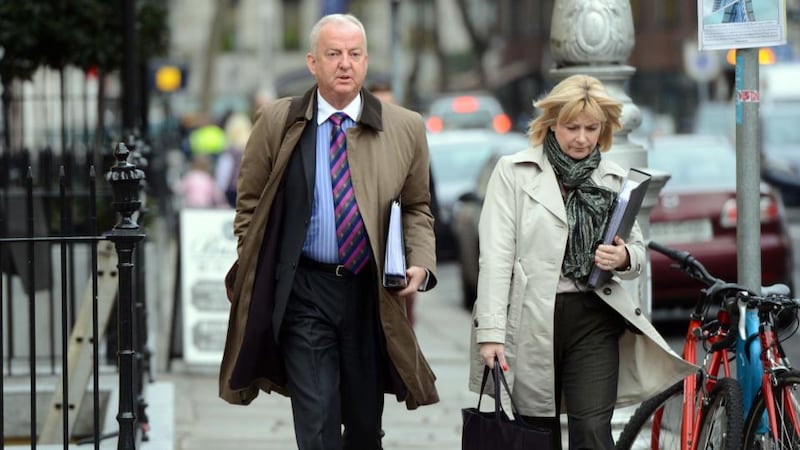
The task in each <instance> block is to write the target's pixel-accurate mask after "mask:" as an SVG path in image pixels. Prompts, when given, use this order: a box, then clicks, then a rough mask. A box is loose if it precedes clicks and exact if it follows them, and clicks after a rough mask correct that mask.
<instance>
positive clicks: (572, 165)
mask: <svg viewBox="0 0 800 450" xmlns="http://www.w3.org/2000/svg"><path fill="white" fill-rule="evenodd" d="M544 153H545V155H547V159H548V160H549V161H550V164H552V165H553V169H554V170H555V172H556V178H558V180H559V182H560V183H561V185H562V186H563V188H564V191H565V192H566V198H565V199H564V205H565V207H566V209H567V225H568V227H569V235H568V236H567V251H566V254H565V255H564V264H563V265H562V266H561V272H562V274H563V275H564V276H565V277H567V278H570V279H572V280H576V281H581V282H585V281H586V278H587V277H588V276H589V273H590V272H591V270H592V266H593V265H594V251H595V249H596V248H597V244H598V243H599V242H601V241H602V239H603V233H604V232H605V228H606V222H607V221H608V218H609V216H610V214H611V208H612V207H613V205H614V200H615V199H616V197H617V194H616V193H615V192H613V191H612V190H610V189H608V188H605V187H600V186H598V185H596V184H595V183H594V182H593V181H592V180H591V175H592V172H594V170H595V169H596V168H597V166H598V165H599V164H600V150H599V149H598V148H597V147H595V149H594V150H593V151H592V153H590V154H589V156H587V157H586V158H584V159H581V160H575V159H572V158H570V157H569V156H568V155H567V154H566V153H564V151H563V150H561V147H560V146H559V145H558V141H556V137H555V134H554V133H553V132H552V131H551V132H548V133H547V136H546V137H545V139H544Z"/></svg>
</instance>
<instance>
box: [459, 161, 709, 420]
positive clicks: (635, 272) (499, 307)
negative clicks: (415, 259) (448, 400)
mask: <svg viewBox="0 0 800 450" xmlns="http://www.w3.org/2000/svg"><path fill="white" fill-rule="evenodd" d="M625 175H626V172H625V171H624V170H623V169H622V168H621V167H619V166H618V165H617V164H615V163H613V162H610V161H608V160H607V159H603V160H602V162H601V163H600V165H599V167H598V168H597V169H596V170H595V171H594V173H593V174H592V180H593V181H594V182H595V183H597V184H598V185H602V186H607V187H609V188H611V189H613V190H615V191H618V190H619V188H620V185H621V183H622V180H623V179H624V177H625ZM479 229H480V255H481V256H480V273H479V277H478V298H477V301H476V302H475V306H474V309H473V327H472V338H471V352H470V353H471V361H470V383H469V387H470V389H471V390H473V391H475V392H478V391H479V390H480V382H481V376H482V375H483V367H484V363H483V359H482V358H481V357H480V354H479V349H480V345H479V343H480V342H500V343H504V344H505V354H506V359H507V362H508V366H509V368H508V372H506V378H507V379H508V382H509V384H510V386H511V389H512V396H513V398H514V401H515V403H516V405H517V407H518V408H519V413H521V414H523V415H529V416H550V417H551V416H554V415H555V411H556V403H555V402H556V400H557V399H555V398H554V389H555V388H554V383H553V380H554V367H553V341H552V336H553V314H554V304H555V296H556V287H557V284H558V279H559V274H560V271H561V264H562V261H563V258H564V250H565V248H566V242H567V216H566V210H565V207H564V202H563V201H562V200H561V194H560V191H559V187H558V183H557V181H556V178H555V173H554V171H553V168H552V166H551V165H550V162H549V161H548V160H547V157H546V156H545V155H544V152H543V150H542V147H541V146H538V147H535V148H529V149H527V150H524V151H522V152H520V153H517V154H515V155H510V156H506V157H503V158H502V159H501V160H500V161H499V162H498V164H497V166H496V168H495V170H494V173H493V174H492V177H491V180H490V181H489V187H488V189H487V192H486V200H485V202H484V206H483V211H482V213H481V219H480V226H479ZM626 245H627V247H628V252H629V253H630V259H631V268H630V270H627V271H617V272H615V273H614V275H615V277H612V279H611V281H609V282H608V283H606V284H605V285H604V286H599V287H598V288H597V289H596V292H597V294H598V295H599V296H600V297H601V298H602V299H603V300H604V301H605V302H606V303H608V304H609V305H611V306H612V307H613V308H614V309H615V310H616V311H617V312H619V313H620V314H621V315H622V316H623V317H624V318H625V319H626V320H627V321H628V322H630V323H631V324H632V325H633V326H635V327H636V328H637V329H639V330H641V331H642V334H637V333H633V332H631V331H626V332H625V333H624V335H623V336H622V337H621V338H620V372H619V374H620V377H619V389H618V396H617V405H618V406H624V405H629V404H633V403H636V402H639V401H642V400H644V399H646V398H648V397H650V396H652V395H653V394H656V393H658V392H660V391H662V390H663V389H666V388H667V387H669V386H670V385H672V384H674V383H675V382H677V381H678V380H680V379H681V378H682V377H684V376H686V375H689V374H691V373H694V372H695V371H696V367H695V366H693V365H691V364H688V363H686V362H685V361H683V360H682V359H681V358H680V357H679V356H678V355H676V354H675V353H674V352H673V351H672V350H671V349H670V347H669V345H668V344H667V343H666V341H664V339H663V338H662V337H661V336H660V335H659V333H658V332H657V331H656V329H655V328H654V327H653V326H652V324H651V323H650V322H649V321H648V320H647V318H646V317H645V316H644V315H643V314H642V311H641V309H640V308H639V307H638V306H637V305H636V304H634V302H633V301H632V299H631V298H630V297H629V296H628V294H627V293H626V292H625V290H624V289H623V288H622V286H621V285H620V283H619V282H618V278H619V279H633V278H635V277H637V276H639V274H640V273H641V271H642V269H643V268H644V265H645V252H644V245H643V242H642V234H641V231H640V229H639V227H638V224H636V225H635V226H634V229H633V230H632V232H631V235H630V237H629V239H628V240H627V241H626ZM561 411H562V412H565V409H564V408H561Z"/></svg>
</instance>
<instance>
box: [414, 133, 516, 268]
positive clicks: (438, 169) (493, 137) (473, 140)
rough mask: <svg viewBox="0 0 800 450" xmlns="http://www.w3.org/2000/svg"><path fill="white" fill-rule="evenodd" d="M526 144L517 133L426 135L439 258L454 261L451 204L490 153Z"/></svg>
mask: <svg viewBox="0 0 800 450" xmlns="http://www.w3.org/2000/svg"><path fill="white" fill-rule="evenodd" d="M527 145H528V138H527V136H525V135H524V134H522V133H516V132H510V133H502V134H501V133H496V132H494V131H490V130H457V131H456V130H453V131H443V132H441V133H431V134H429V135H428V147H429V150H430V159H431V162H430V164H431V171H432V176H431V179H432V180H433V186H434V190H435V194H436V199H437V202H438V210H439V214H438V215H437V217H436V221H435V222H434V231H435V233H436V255H437V258H438V259H439V260H442V261H447V260H453V259H455V258H456V256H457V255H458V249H457V246H456V241H455V239H454V236H453V230H452V226H451V223H452V217H453V216H452V213H453V204H454V203H455V201H456V200H457V199H458V197H459V196H460V195H461V194H463V193H465V192H468V191H471V190H472V189H474V183H475V179H476V177H477V175H478V172H479V171H480V170H481V167H483V165H484V163H485V161H486V160H487V159H488V158H489V157H490V156H491V155H492V154H495V153H511V152H514V151H518V150H522V149H524V148H525V147H526V146H527Z"/></svg>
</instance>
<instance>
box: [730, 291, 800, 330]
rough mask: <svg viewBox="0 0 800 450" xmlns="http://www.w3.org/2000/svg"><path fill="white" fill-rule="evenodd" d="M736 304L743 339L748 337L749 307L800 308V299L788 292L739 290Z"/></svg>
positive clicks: (768, 309) (768, 308)
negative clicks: (747, 318) (756, 292)
mask: <svg viewBox="0 0 800 450" xmlns="http://www.w3.org/2000/svg"><path fill="white" fill-rule="evenodd" d="M736 305H737V306H738V308H739V335H740V336H741V337H742V339H747V332H746V330H745V324H746V321H745V311H746V310H747V308H753V309H758V310H762V311H770V310H778V311H780V310H783V309H786V308H792V309H795V310H797V309H800V299H798V298H793V297H792V296H790V295H789V294H788V292H780V293H776V294H766V295H752V293H750V292H739V293H738V294H736Z"/></svg>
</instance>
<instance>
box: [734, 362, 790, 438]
mask: <svg viewBox="0 0 800 450" xmlns="http://www.w3.org/2000/svg"><path fill="white" fill-rule="evenodd" d="M776 378H777V383H776V384H775V385H774V386H772V395H773V397H774V399H775V405H774V406H775V415H776V422H777V426H778V430H767V431H766V432H764V430H763V429H762V430H760V429H759V428H762V427H761V424H762V418H764V417H765V414H764V412H765V411H766V408H767V404H766V400H765V398H764V394H763V391H759V392H758V394H756V398H755V399H754V400H753V406H752V407H751V408H750V413H749V414H748V415H747V421H746V422H745V427H744V447H743V448H744V450H766V449H769V450H784V449H785V450H789V449H791V450H797V449H799V448H800V417H798V412H800V404H798V401H797V400H798V393H797V389H798V386H800V372H797V371H791V372H786V373H783V374H779V375H777V376H776ZM764 420H766V419H764ZM763 423H769V422H768V421H765V422H763ZM776 436H777V438H776Z"/></svg>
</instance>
